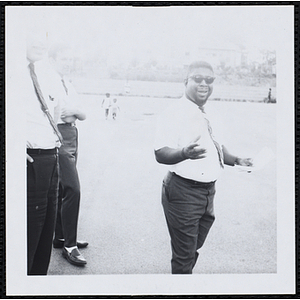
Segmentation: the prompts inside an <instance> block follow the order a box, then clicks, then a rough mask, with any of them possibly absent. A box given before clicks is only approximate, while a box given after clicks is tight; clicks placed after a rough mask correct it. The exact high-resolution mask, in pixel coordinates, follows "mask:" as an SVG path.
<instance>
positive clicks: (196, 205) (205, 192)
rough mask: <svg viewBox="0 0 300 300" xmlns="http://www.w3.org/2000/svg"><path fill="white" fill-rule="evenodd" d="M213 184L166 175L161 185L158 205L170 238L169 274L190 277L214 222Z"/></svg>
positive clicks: (171, 174) (172, 174)
mask: <svg viewBox="0 0 300 300" xmlns="http://www.w3.org/2000/svg"><path fill="white" fill-rule="evenodd" d="M214 195H215V183H214V182H212V183H200V182H193V181H192V180H186V179H184V178H181V177H179V176H177V175H176V174H174V173H171V172H169V173H168V174H167V175H166V177H165V178H164V181H163V187H162V205H163V208H164V213H165V217H166V221H167V225H168V229H169V233H170V237H171V246H172V260H171V266H172V274H192V270H193V268H194V266H195V264H196V261H197V258H198V252H197V249H199V248H201V247H202V246H203V244H204V241H205V239H206V236H207V234H208V232H209V230H210V228H211V226H212V224H213V222H214V220H215V216H214V208H213V199H214Z"/></svg>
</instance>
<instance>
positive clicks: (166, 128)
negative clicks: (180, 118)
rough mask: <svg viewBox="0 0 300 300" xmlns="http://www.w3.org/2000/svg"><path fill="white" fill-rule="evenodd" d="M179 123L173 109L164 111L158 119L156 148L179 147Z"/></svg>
mask: <svg viewBox="0 0 300 300" xmlns="http://www.w3.org/2000/svg"><path fill="white" fill-rule="evenodd" d="M177 127H178V124H177V123H176V122H175V118H174V114H173V113H172V111H171V110H170V111H167V112H165V113H163V114H162V115H161V116H160V117H159V118H158V120H157V125H156V135H155V142H154V149H155V150H158V149H161V148H163V147H169V148H174V149H176V148H178V134H177V133H178V131H177Z"/></svg>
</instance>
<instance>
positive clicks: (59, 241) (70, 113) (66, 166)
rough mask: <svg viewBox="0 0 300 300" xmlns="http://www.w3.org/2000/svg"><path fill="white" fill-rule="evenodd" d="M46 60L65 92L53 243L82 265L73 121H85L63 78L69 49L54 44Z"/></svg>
mask: <svg viewBox="0 0 300 300" xmlns="http://www.w3.org/2000/svg"><path fill="white" fill-rule="evenodd" d="M49 60H50V63H51V64H52V66H53V67H54V69H55V71H56V72H57V73H58V74H59V76H60V88H61V90H62V91H63V93H64V97H63V99H62V101H61V102H60V106H61V116H60V117H59V119H58V128H59V131H60V133H61V134H62V136H63V139H64V144H63V145H62V146H61V148H60V150H59V166H60V178H59V195H58V207H57V220H56V227H55V236H54V240H53V246H54V248H63V251H62V255H63V256H64V257H65V258H66V259H67V260H68V262H70V263H71V264H74V265H78V266H84V265H85V264H86V260H85V258H84V257H83V255H82V254H81V253H80V251H79V249H78V248H85V247H86V246H87V245H88V243H87V242H83V241H82V242H80V241H78V240H77V226H78V216H79V204H80V182H79V177H78V171H77V167H76V165H77V156H78V130H77V127H76V121H77V120H80V121H83V120H85V118H86V115H85V113H84V112H83V110H82V108H80V104H79V101H78V94H77V92H76V91H75V89H74V87H73V85H72V84H71V83H70V82H69V81H68V80H67V79H66V78H65V76H67V75H69V74H70V70H71V67H72V64H73V56H72V53H71V49H70V48H69V47H68V46H67V45H64V44H56V45H53V46H52V47H51V48H50V50H49Z"/></svg>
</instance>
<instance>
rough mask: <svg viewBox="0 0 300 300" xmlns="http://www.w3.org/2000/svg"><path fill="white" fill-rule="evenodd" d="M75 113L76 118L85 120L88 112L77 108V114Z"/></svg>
mask: <svg viewBox="0 0 300 300" xmlns="http://www.w3.org/2000/svg"><path fill="white" fill-rule="evenodd" d="M74 115H75V116H76V118H77V119H78V120H80V121H83V120H85V119H86V114H85V113H84V112H83V111H82V110H80V109H77V110H76V111H75V114H74Z"/></svg>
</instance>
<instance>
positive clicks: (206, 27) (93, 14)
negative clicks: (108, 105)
mask: <svg viewBox="0 0 300 300" xmlns="http://www.w3.org/2000/svg"><path fill="white" fill-rule="evenodd" d="M282 9H284V7H283V6H171V7H130V6H29V7H21V10H22V12H23V14H22V17H23V18H24V19H25V23H26V25H27V27H28V28H32V27H43V28H46V30H47V31H49V32H50V36H51V37H52V40H53V41H58V40H63V41H65V42H67V43H69V44H71V45H72V46H73V48H74V49H76V51H77V53H78V54H79V55H93V54H94V53H100V54H101V55H104V56H105V55H106V56H107V55H108V56H109V57H110V58H111V59H116V60H120V61H129V60H131V59H132V58H134V57H135V58H139V57H146V56H147V55H150V54H149V53H151V56H156V57H160V58H162V59H163V58H164V57H166V58H167V56H168V55H170V53H176V51H177V49H184V50H185V51H189V50H190V49H193V48H195V47H199V46H209V45H217V46H220V47H222V46H224V45H227V44H228V43H234V44H236V45H243V46H244V47H245V48H246V49H247V50H249V51H250V52H251V51H252V52H255V51H257V50H260V49H267V50H276V47H277V45H278V43H279V42H280V41H279V36H278V34H277V33H278V26H279V24H282V23H280V17H281V11H282ZM36 24H38V25H36Z"/></svg>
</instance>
